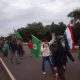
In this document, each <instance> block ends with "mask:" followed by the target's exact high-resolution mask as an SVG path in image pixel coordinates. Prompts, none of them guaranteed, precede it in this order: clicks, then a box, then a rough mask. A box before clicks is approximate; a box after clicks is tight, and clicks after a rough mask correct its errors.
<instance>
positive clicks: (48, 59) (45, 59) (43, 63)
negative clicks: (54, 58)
mask: <svg viewBox="0 0 80 80" xmlns="http://www.w3.org/2000/svg"><path fill="white" fill-rule="evenodd" d="M46 61H48V63H49V65H50V67H51V70H52V73H53V72H54V71H53V65H52V63H51V60H50V56H46V57H43V58H42V72H45V62H46Z"/></svg>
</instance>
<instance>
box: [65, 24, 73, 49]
mask: <svg viewBox="0 0 80 80" xmlns="http://www.w3.org/2000/svg"><path fill="white" fill-rule="evenodd" d="M65 36H66V39H67V42H68V46H69V48H70V49H74V40H73V34H72V28H71V25H70V24H68V26H67V28H66V30H65Z"/></svg>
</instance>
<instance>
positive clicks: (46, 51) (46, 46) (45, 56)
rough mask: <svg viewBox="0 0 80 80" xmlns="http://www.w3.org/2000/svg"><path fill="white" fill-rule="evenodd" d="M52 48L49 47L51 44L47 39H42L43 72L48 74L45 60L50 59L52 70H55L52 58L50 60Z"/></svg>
mask: <svg viewBox="0 0 80 80" xmlns="http://www.w3.org/2000/svg"><path fill="white" fill-rule="evenodd" d="M50 53H51V52H50V49H49V44H48V42H47V40H44V41H42V43H41V55H42V73H43V74H46V72H45V62H46V61H48V63H49V65H50V67H51V70H52V73H53V72H54V71H53V65H52V63H51V60H50V56H51V54H50Z"/></svg>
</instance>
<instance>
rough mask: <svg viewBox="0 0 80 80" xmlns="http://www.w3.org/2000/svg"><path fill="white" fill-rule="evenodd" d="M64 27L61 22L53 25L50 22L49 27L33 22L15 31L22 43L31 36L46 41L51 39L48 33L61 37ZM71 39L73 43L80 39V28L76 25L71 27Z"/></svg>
mask: <svg viewBox="0 0 80 80" xmlns="http://www.w3.org/2000/svg"><path fill="white" fill-rule="evenodd" d="M66 27H67V26H66V25H65V24H64V23H63V22H60V23H58V24H55V23H54V22H52V23H51V24H50V25H43V24H42V23H41V22H34V23H31V24H27V25H26V26H25V27H23V28H20V29H18V30H17V31H18V32H19V33H20V34H21V36H22V37H23V40H24V41H28V40H29V39H31V34H33V35H34V36H36V37H37V38H39V39H40V40H41V39H43V38H45V37H46V38H47V39H48V41H49V40H50V39H51V36H50V33H51V32H54V33H55V34H56V36H57V35H63V34H64V31H65V29H66ZM72 30H73V37H74V41H75V43H77V42H78V39H79V38H80V27H79V26H77V27H76V25H74V26H72Z"/></svg>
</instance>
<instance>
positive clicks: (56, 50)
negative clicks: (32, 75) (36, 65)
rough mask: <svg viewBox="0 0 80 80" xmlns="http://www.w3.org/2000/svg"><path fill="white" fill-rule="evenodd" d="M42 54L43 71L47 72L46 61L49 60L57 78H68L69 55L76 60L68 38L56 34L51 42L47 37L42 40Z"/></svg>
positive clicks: (57, 79) (62, 79) (73, 60)
mask: <svg viewBox="0 0 80 80" xmlns="http://www.w3.org/2000/svg"><path fill="white" fill-rule="evenodd" d="M53 37H54V38H53ZM41 54H42V73H43V74H46V71H45V62H46V61H48V63H49V64H50V67H51V70H52V72H53V74H55V77H56V80H66V78H65V70H66V64H67V62H68V60H67V57H69V59H70V60H71V61H72V62H74V63H75V62H76V61H75V59H74V58H73V56H72V55H71V52H70V50H69V46H68V45H66V39H65V38H64V37H56V36H55V35H54V36H52V40H51V41H50V42H48V41H47V39H44V40H42V44H41Z"/></svg>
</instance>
